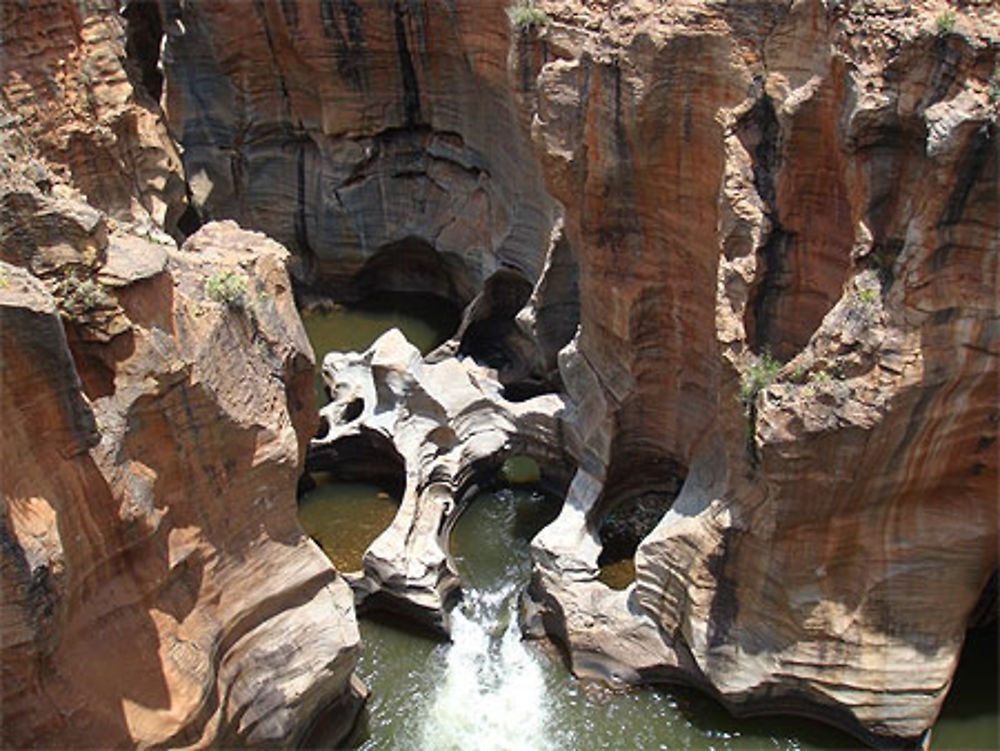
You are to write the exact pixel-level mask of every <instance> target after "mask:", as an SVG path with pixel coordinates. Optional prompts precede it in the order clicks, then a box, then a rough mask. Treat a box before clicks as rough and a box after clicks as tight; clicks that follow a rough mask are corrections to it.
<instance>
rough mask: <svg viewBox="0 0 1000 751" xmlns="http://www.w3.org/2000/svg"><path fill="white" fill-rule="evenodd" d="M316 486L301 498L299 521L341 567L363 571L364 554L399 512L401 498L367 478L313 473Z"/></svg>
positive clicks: (340, 568) (335, 564)
mask: <svg viewBox="0 0 1000 751" xmlns="http://www.w3.org/2000/svg"><path fill="white" fill-rule="evenodd" d="M313 478H314V479H315V480H316V488H315V490H312V491H310V492H308V493H306V494H305V495H303V496H302V498H300V499H299V523H301V524H302V529H304V530H305V532H306V534H307V535H309V536H310V537H312V538H313V539H314V540H316V542H318V543H319V546H320V547H321V548H323V550H324V551H325V552H326V554H327V556H329V558H330V560H331V561H333V565H334V566H336V567H337V570H338V571H359V570H360V569H361V558H362V556H363V555H364V553H365V550H367V549H368V546H369V545H371V544H372V542H373V541H374V539H375V538H376V537H378V536H379V535H380V534H381V533H382V531H383V530H384V529H385V528H386V527H388V526H389V525H390V524H391V523H392V520H393V517H395V516H396V510H397V509H398V508H399V502H398V501H397V500H396V499H394V498H391V497H390V496H389V494H388V493H386V492H385V491H383V490H381V489H380V488H378V487H376V486H375V485H371V484H369V483H363V482H339V481H337V480H335V479H334V478H333V476H332V475H330V473H328V472H316V473H314V474H313Z"/></svg>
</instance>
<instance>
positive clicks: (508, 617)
mask: <svg viewBox="0 0 1000 751" xmlns="http://www.w3.org/2000/svg"><path fill="white" fill-rule="evenodd" d="M452 639H453V643H452V644H451V646H450V648H449V649H448V651H447V653H446V654H445V657H444V670H443V675H442V676H441V680H440V683H439V684H438V686H437V687H436V688H435V691H434V694H433V696H432V697H431V699H430V702H429V704H428V708H427V714H426V716H425V721H424V724H423V728H422V733H421V737H420V747H421V748H423V749H427V750H428V751H431V750H432V749H433V750H435V751H452V750H453V749H454V750H456V751H458V750H461V751H468V749H472V748H474V749H477V751H515V750H516V751H545V750H546V749H550V748H552V747H553V746H552V743H551V742H549V741H547V739H546V731H547V726H548V720H549V716H548V715H549V699H548V698H547V694H548V692H547V690H546V683H545V675H544V673H543V671H542V667H541V665H540V664H539V663H538V661H537V660H538V658H537V657H536V656H535V655H534V654H532V653H531V652H530V651H529V649H528V647H527V645H526V644H525V642H524V641H522V639H521V633H520V629H519V628H518V625H517V583H516V582H509V583H506V584H504V585H501V586H500V587H499V588H497V589H492V590H472V591H468V592H466V595H465V599H464V601H463V602H462V604H461V606H460V607H458V608H456V610H455V611H454V613H453V614H452Z"/></svg>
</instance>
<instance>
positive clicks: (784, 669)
mask: <svg viewBox="0 0 1000 751" xmlns="http://www.w3.org/2000/svg"><path fill="white" fill-rule="evenodd" d="M672 5H673V7H671V8H662V9H661V8H659V7H658V6H657V4H654V3H638V4H635V5H630V6H629V7H625V6H615V7H612V8H611V9H609V10H606V9H605V8H604V7H603V6H601V4H599V3H575V2H564V3H555V2H553V3H545V7H546V8H547V9H548V11H549V13H550V14H551V15H552V17H553V19H554V20H553V22H552V23H551V24H550V25H549V26H548V27H547V28H546V29H545V30H544V31H542V32H541V38H542V39H544V41H545V42H546V43H547V45H548V48H549V50H555V51H556V54H555V57H556V58H557V59H555V60H551V61H550V62H548V63H547V64H544V65H541V66H540V67H539V69H538V70H537V74H536V75H535V77H534V80H533V83H532V90H531V91H530V92H527V93H526V94H525V96H524V101H525V102H526V103H527V104H528V105H529V106H531V107H533V117H534V123H533V134H534V137H535V142H536V145H537V146H538V149H539V153H540V154H541V156H542V158H543V160H544V164H545V170H546V176H547V179H548V184H549V185H550V187H551V189H552V191H553V193H554V195H555V197H556V198H558V199H560V200H561V201H562V202H563V203H564V204H565V206H566V220H565V221H566V236H567V239H568V241H569V243H570V244H571V246H572V247H573V248H574V251H575V253H576V255H577V259H578V265H579V269H580V292H581V297H580V303H581V329H580V335H579V337H578V339H577V341H576V342H575V345H574V347H573V348H572V349H569V350H566V351H565V352H564V353H563V378H564V381H565V382H566V384H567V387H568V390H569V393H570V396H572V397H575V399H576V400H577V401H578V402H581V403H586V404H588V405H589V409H588V410H587V414H586V417H585V419H582V420H580V421H578V422H577V425H576V428H577V430H578V436H577V439H576V440H577V441H578V449H577V450H578V452H579V456H580V459H581V470H580V473H579V474H578V476H577V478H576V480H575V481H574V483H573V485H572V486H571V489H570V498H569V499H568V504H569V505H572V506H574V507H575V508H577V509H584V510H585V512H586V518H587V519H588V522H586V523H583V522H581V521H579V519H580V518H582V517H583V516H584V515H583V514H579V513H578V514H577V519H578V520H577V521H575V522H574V520H573V518H571V517H569V516H566V517H565V518H561V519H560V520H557V522H556V523H555V524H554V525H553V526H552V527H550V528H548V529H547V530H544V531H543V532H542V533H541V534H540V536H539V537H538V538H537V539H536V542H535V547H536V552H537V554H538V558H537V560H539V561H541V562H542V564H543V565H542V566H541V568H540V570H539V571H538V572H537V574H536V580H535V583H534V585H533V588H532V593H533V595H534V597H535V599H536V601H537V603H538V608H539V609H538V611H537V612H536V615H537V622H540V623H543V624H544V625H545V626H546V627H547V628H548V629H549V630H550V631H553V632H555V633H556V634H558V635H560V636H561V637H562V638H563V639H564V640H565V641H567V643H568V644H569V647H570V650H571V652H572V653H573V657H574V665H575V669H576V670H577V671H578V672H583V673H588V672H595V671H596V672H599V673H603V674H604V675H605V676H609V675H610V676H612V677H616V678H618V679H621V680H625V681H635V680H641V679H643V678H656V679H666V680H678V679H682V680H694V681H695V682H700V683H701V684H702V685H704V686H705V687H706V688H710V689H711V690H712V692H713V693H715V694H716V695H717V696H719V697H720V698H722V700H723V701H724V702H725V703H726V704H727V705H728V706H730V707H731V708H732V709H733V710H734V711H737V712H761V711H778V710H780V711H798V712H803V713H806V714H811V715H815V716H820V717H823V718H824V719H826V720H827V721H830V722H834V723H837V724H840V725H842V726H844V727H846V728H847V729H849V730H852V731H853V732H855V733H857V734H859V735H860V736H861V737H863V738H866V739H868V740H878V739H882V740H885V739H886V738H894V739H897V740H898V739H915V738H917V737H919V736H921V734H923V733H924V731H925V730H926V729H927V728H929V727H930V726H931V725H932V724H933V721H934V719H935V717H936V715H937V712H938V710H939V709H940V706H941V702H942V700H943V698H944V695H945V693H946V692H947V690H948V687H949V681H950V678H951V674H952V671H953V669H954V666H955V664H956V661H957V657H958V653H959V650H960V649H961V645H962V640H963V637H964V633H965V629H966V626H967V624H968V622H969V619H970V615H971V614H972V613H973V611H974V609H975V607H976V604H977V601H978V600H979V599H980V596H981V593H983V591H984V588H985V587H987V584H988V581H989V579H990V577H991V575H995V574H994V572H995V571H996V568H997V511H998V495H997V465H998V461H997V451H996V448H995V445H996V444H995V442H996V434H997V422H998V420H1000V417H998V413H997V405H996V395H997V393H998V381H997V378H998V375H997V374H998V366H997V354H998V349H1000V341H998V336H997V333H998V329H997V320H998V313H997V298H996V289H997V285H996V283H997V250H998V249H997V244H998V233H1000V228H998V218H1000V211H998V208H1000V199H998V195H1000V194H998V190H1000V189H998V169H1000V167H998V133H997V125H996V117H997V106H998V105H997V102H996V96H995V94H994V95H993V98H992V99H991V98H990V94H989V91H990V86H991V80H990V79H991V76H995V75H996V74H995V73H994V70H995V68H996V65H997V57H996V44H997V39H998V38H1000V17H998V14H997V12H996V9H995V8H992V7H981V8H979V9H970V10H968V11H966V12H959V13H958V14H957V17H956V23H955V29H954V31H953V32H946V31H942V30H940V29H939V28H938V25H937V23H936V18H937V14H939V13H940V12H942V11H943V10H944V9H945V4H944V3H936V2H928V3H912V4H910V3H894V2H882V3H869V4H866V7H867V10H865V9H864V8H862V7H861V6H860V5H859V4H854V6H853V9H848V8H846V7H840V6H839V5H838V4H835V3H823V2H818V1H817V2H808V1H807V2H795V3H792V4H791V5H790V7H789V5H788V4H785V3H758V4H755V5H754V6H753V7H750V8H747V7H742V6H739V5H738V4H730V5H729V6H725V7H723V6H721V5H718V4H712V3H703V2H690V3H682V4H672ZM521 43H528V44H534V45H537V44H539V43H540V42H538V41H532V40H531V39H527V40H524V39H522V42H521ZM993 83H994V84H995V81H994V82H993ZM581 113H582V114H581ZM771 356H775V357H778V358H780V360H781V361H788V362H787V364H785V365H784V367H782V368H781V369H780V371H778V372H777V373H776V374H775V373H774V371H777V370H778V367H779V366H780V365H781V362H780V361H779V362H777V363H775V364H774V365H771V361H770V359H769V358H770V357H771ZM769 368H770V371H769ZM775 375H776V376H777V383H774V384H771V383H770V381H771V379H773V378H774V377H775ZM741 381H742V383H743V387H742V402H743V406H741V394H740V392H741ZM678 465H680V466H682V467H687V468H689V471H688V473H687V479H686V481H685V483H684V486H683V488H682V490H681V493H680V495H679V497H678V498H677V500H676V501H675V502H674V504H673V507H672V509H671V510H670V511H668V512H667V514H666V515H665V517H664V519H663V520H662V521H661V522H660V524H659V525H658V526H657V528H656V529H655V530H654V531H653V532H652V533H651V534H650V535H649V536H648V537H647V538H646V539H645V541H644V542H643V543H642V544H641V546H640V547H639V551H638V554H637V557H636V568H637V584H636V586H635V588H634V589H633V590H630V591H629V592H626V593H619V592H611V591H610V590H608V589H607V588H605V587H603V585H601V584H599V583H597V582H595V581H593V578H594V574H596V567H597V566H596V561H597V556H598V553H599V552H600V545H599V542H598V541H597V540H596V538H595V536H594V535H593V532H592V530H593V529H594V527H596V525H597V524H599V522H600V518H601V515H602V514H603V512H604V509H605V508H607V506H609V505H614V504H615V503H617V502H619V501H621V500H624V499H627V498H630V497H635V496H636V495H639V494H643V493H653V494H655V493H656V492H657V491H659V492H660V493H664V492H666V490H665V487H666V486H667V483H666V482H665V481H664V478H663V477H662V476H661V475H660V473H661V472H663V471H664V469H666V470H670V469H671V468H675V467H676V466H678ZM588 571H589V572H590V573H589V574H588V573H587V572H588Z"/></svg>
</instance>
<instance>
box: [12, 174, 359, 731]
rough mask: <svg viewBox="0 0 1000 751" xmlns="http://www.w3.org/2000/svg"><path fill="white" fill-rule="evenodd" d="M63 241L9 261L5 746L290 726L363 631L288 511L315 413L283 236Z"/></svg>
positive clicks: (218, 231)
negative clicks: (227, 284) (238, 292)
mask: <svg viewBox="0 0 1000 751" xmlns="http://www.w3.org/2000/svg"><path fill="white" fill-rule="evenodd" d="M7 195H8V197H9V196H11V195H12V194H10V193H8V194H7ZM34 197H35V198H36V199H39V200H40V201H42V200H43V197H41V196H34ZM49 209H50V210H51V209H52V207H49ZM86 211H87V210H86V209H81V213H85V212H86ZM49 216H51V214H50V215H49ZM63 218H64V219H65V221H67V222H69V221H71V219H72V218H71V217H69V216H66V215H64V216H63ZM103 221H104V220H103V217H101V218H99V219H98V222H99V223H100V224H103ZM20 229H21V230H23V231H25V232H31V226H30V224H25V225H21V226H20ZM32 239H33V240H34V241H35V242H39V241H40V240H42V239H43V238H41V237H39V235H37V234H36V235H33V236H32ZM166 239H167V240H169V238H166ZM88 250H89V251H96V257H94V256H93V255H91V257H90V258H87V251H88ZM63 251H64V253H65V252H66V248H65V247H64V249H63ZM73 251H74V252H76V253H77V254H76V255H75V256H74V257H73V258H65V257H64V258H63V259H62V263H61V264H59V265H57V266H55V267H54V269H53V276H49V277H48V280H47V281H41V280H39V278H38V277H36V276H33V275H32V274H30V273H29V272H28V270H27V269H24V268H19V267H16V266H12V265H10V264H8V263H3V264H2V269H0V282H2V283H0V300H2V307H0V311H2V315H3V321H2V324H0V334H2V336H3V357H4V368H3V388H2V390H0V392H2V398H3V403H2V410H3V414H4V431H3V439H2V440H3V446H2V456H3V467H2V472H0V478H2V487H3V496H2V497H3V510H4V514H3V536H4V556H3V573H4V576H3V586H4V592H3V602H4V623H3V627H4V632H3V687H4V695H3V737H4V742H5V745H10V746H12V747H26V746H63V745H65V743H66V742H67V739H69V738H72V739H73V743H75V744H81V745H88V746H94V747H105V746H108V745H130V744H140V745H153V744H166V745H171V746H188V745H199V746H200V745H209V744H217V743H220V744H225V745H230V744H240V745H244V744H249V745H273V744H276V743H277V744H287V743H290V742H292V741H294V740H295V739H296V738H297V737H299V735H300V734H301V733H302V732H303V730H304V729H305V727H306V726H307V725H308V723H309V721H310V720H311V718H312V717H313V716H315V715H316V713H317V712H318V711H319V710H320V709H322V708H323V707H325V706H326V705H328V704H331V703H333V702H336V701H343V702H346V703H349V702H350V700H351V698H352V688H351V686H350V681H349V679H350V675H351V671H352V669H353V665H354V661H355V659H356V655H357V646H358V634H357V630H356V626H355V624H354V616H353V610H352V600H351V594H350V590H349V589H348V587H347V585H346V584H345V583H344V582H343V581H342V580H340V579H339V578H338V577H337V576H336V574H335V572H334V571H333V570H332V569H331V567H330V566H329V563H328V562H327V561H326V559H325V557H324V556H323V555H322V553H321V552H320V551H319V550H318V549H317V548H316V547H315V546H314V545H313V543H312V542H311V541H309V540H308V538H306V537H305V536H304V535H303V534H302V532H301V531H300V529H299V527H298V525H297V522H296V519H295V501H294V488H295V482H296V479H297V476H298V473H299V470H300V467H301V466H302V459H303V450H304V446H305V444H306V442H307V440H308V437H309V436H310V435H311V433H312V431H313V430H314V426H315V413H314V412H313V409H314V408H313V405H312V401H311V400H312V396H311V394H312V385H311V374H312V367H311V366H312V361H311V356H310V348H309V345H308V342H307V341H306V339H305V334H304V332H303V330H302V327H301V323H300V322H299V320H298V317H297V315H296V314H295V308H294V304H293V301H292V297H291V288H290V285H289V281H288V276H287V273H286V270H285V260H286V255H287V253H286V251H285V250H284V249H283V248H281V247H280V246H278V245H277V244H276V243H274V242H272V241H269V240H267V239H265V238H264V237H262V236H260V235H256V234H252V233H248V232H244V231H242V230H239V229H238V228H237V227H236V226H235V225H231V224H223V225H216V224H213V225H209V226H207V227H206V228H204V229H203V230H202V231H201V232H199V233H198V234H196V235H195V236H193V237H192V238H191V239H189V240H188V241H187V243H185V245H184V247H183V249H181V250H177V249H176V248H174V247H172V246H171V245H170V244H167V243H164V242H162V241H160V242H157V241H156V240H153V241H149V240H143V239H140V238H137V237H135V236H119V235H116V234H111V236H110V237H109V238H106V239H105V241H104V242H103V243H98V244H97V245H96V246H91V247H90V248H86V249H84V248H78V247H77V248H73ZM70 270H72V271H70ZM60 273H62V274H66V273H72V274H75V275H74V276H61V277H60V276H58V274H60ZM85 274H86V276H84V275H85ZM226 274H230V275H234V276H235V277H236V278H239V279H242V280H243V283H244V284H245V289H244V292H243V295H244V297H243V298H242V299H241V300H239V301H234V304H231V305H227V304H225V303H224V302H218V301H215V300H213V299H211V298H210V297H209V296H208V295H207V294H206V280H207V279H212V278H213V275H215V276H218V275H226ZM67 279H68V280H72V281H70V282H66V281H65V280H67ZM60 280H62V281H60ZM60 311H62V316H63V319H62V320H61V317H60ZM64 320H65V333H64ZM355 699H356V697H355ZM346 710H347V707H345V712H344V716H345V718H348V717H350V712H349V711H346Z"/></svg>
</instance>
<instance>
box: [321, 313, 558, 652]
mask: <svg viewBox="0 0 1000 751" xmlns="http://www.w3.org/2000/svg"><path fill="white" fill-rule="evenodd" d="M323 379H324V381H325V382H326V385H327V389H328V390H329V392H330V394H331V397H332V398H331V401H330V403H329V404H328V405H326V406H325V407H323V408H322V409H321V410H320V415H321V416H322V418H323V424H324V428H323V429H321V430H320V433H319V434H318V435H317V436H316V438H315V439H314V440H313V441H312V445H311V447H310V458H309V466H310V468H312V469H316V470H320V469H332V470H334V471H337V472H338V474H340V475H341V476H348V477H363V478H366V479H377V478H379V477H380V475H381V473H383V472H385V468H386V465H387V464H388V465H393V464H398V465H400V469H401V470H402V472H403V473H404V474H405V484H404V488H403V491H402V497H401V503H400V508H399V512H398V513H397V515H396V518H395V519H394V521H393V523H392V525H391V526H390V527H389V528H388V529H387V530H386V531H385V532H384V533H383V534H382V535H380V536H379V537H378V538H377V539H376V540H375V541H374V542H373V543H372V544H371V546H369V548H368V550H367V551H366V552H365V556H364V571H363V572H360V573H358V574H356V575H352V576H351V577H350V580H351V583H352V586H354V589H355V592H356V595H357V596H356V599H357V601H358V603H359V605H362V606H364V605H375V606H378V607H382V608H388V609H395V610H398V611H402V612H403V613H406V614H409V615H412V616H413V617H414V619H415V620H416V621H418V622H420V623H422V624H424V625H427V626H429V627H430V628H432V629H434V630H438V631H443V632H445V633H447V631H448V608H449V607H450V606H451V604H453V600H454V597H453V595H455V594H457V591H456V590H457V589H458V586H459V580H458V574H457V573H456V572H455V566H454V564H453V563H452V562H451V560H450V557H449V555H448V542H447V539H448V535H449V533H450V531H451V527H452V525H453V524H454V522H455V519H456V518H457V517H458V515H459V514H460V513H461V511H462V508H463V505H464V502H465V501H467V500H468V498H469V497H471V496H472V495H474V494H475V493H476V491H477V489H478V488H479V487H481V486H482V485H483V483H489V482H491V481H493V476H494V475H495V474H496V473H497V472H498V471H499V469H500V466H501V465H502V464H503V461H504V459H505V458H506V457H508V456H512V455H528V456H532V457H534V458H536V459H537V460H539V461H540V462H541V463H542V464H543V466H545V468H546V469H545V477H546V479H547V480H548V481H549V482H551V483H559V482H560V481H561V479H562V478H563V477H565V475H566V474H567V469H566V457H565V456H564V454H563V451H562V448H561V441H560V439H559V429H560V427H559V418H560V416H561V413H562V410H563V399H562V397H560V396H559V395H556V394H543V395H540V396H536V397H534V398H532V399H528V400H526V401H523V402H510V401H508V400H506V399H505V398H504V397H503V395H502V387H501V384H500V382H499V381H498V380H497V376H496V372H495V371H493V370H490V369H488V368H484V367H482V366H480V365H477V364H476V363H475V362H474V361H473V360H472V359H471V358H465V359H462V360H459V359H458V358H454V357H450V358H445V359H442V360H440V361H439V362H435V363H429V362H425V361H424V360H422V359H421V356H420V352H419V350H417V348H416V347H414V346H413V345H412V344H410V343H409V342H407V341H406V339H405V338H404V337H403V335H402V334H401V333H400V332H399V331H398V330H396V329H392V330H391V331H389V332H387V333H386V334H384V335H383V336H381V337H380V338H379V339H378V340H377V341H376V342H375V343H374V344H372V346H371V347H370V348H369V349H368V350H367V351H366V352H361V353H358V352H347V353H339V352H332V353H330V354H328V355H327V356H326V357H325V359H324V360H323Z"/></svg>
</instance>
